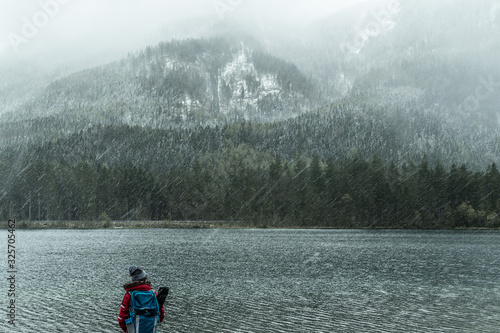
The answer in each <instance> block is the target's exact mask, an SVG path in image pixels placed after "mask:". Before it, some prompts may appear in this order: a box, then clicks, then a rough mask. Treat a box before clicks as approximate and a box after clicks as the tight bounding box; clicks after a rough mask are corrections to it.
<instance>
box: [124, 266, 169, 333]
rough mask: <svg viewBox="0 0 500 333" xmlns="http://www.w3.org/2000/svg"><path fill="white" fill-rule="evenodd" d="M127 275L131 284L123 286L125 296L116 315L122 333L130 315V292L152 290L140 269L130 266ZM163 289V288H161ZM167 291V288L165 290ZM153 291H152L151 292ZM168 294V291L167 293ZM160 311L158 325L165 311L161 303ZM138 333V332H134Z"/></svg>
mask: <svg viewBox="0 0 500 333" xmlns="http://www.w3.org/2000/svg"><path fill="white" fill-rule="evenodd" d="M128 271H129V275H130V277H131V279H132V281H131V282H128V283H125V284H124V285H123V289H125V291H127V293H126V294H125V296H123V300H122V304H121V305H120V313H119V314H118V325H120V328H121V329H122V330H123V332H127V323H126V320H127V319H128V318H129V316H130V313H129V310H130V300H131V294H130V293H131V292H133V291H136V290H137V291H150V290H153V289H152V288H151V282H150V281H148V279H147V274H146V271H144V270H143V269H142V268H139V267H136V266H130V267H129V268H128ZM162 289H163V288H162ZM167 289H168V288H167ZM153 291H154V290H153ZM167 292H168V291H167ZM154 293H155V295H156V297H157V298H158V293H157V292H156V291H154ZM159 309H160V323H161V322H162V321H163V319H164V318H165V310H164V308H163V302H161V304H160V303H159ZM136 333H140V332H136Z"/></svg>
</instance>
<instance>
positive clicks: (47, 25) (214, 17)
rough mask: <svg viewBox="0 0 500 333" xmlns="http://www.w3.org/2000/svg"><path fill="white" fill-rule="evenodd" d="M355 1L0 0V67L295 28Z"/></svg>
mask: <svg viewBox="0 0 500 333" xmlns="http://www.w3.org/2000/svg"><path fill="white" fill-rule="evenodd" d="M361 2H365V1H352V0H350V1H348V0H336V1H327V0H314V1H307V2H306V1H298V0H294V1H284V0H272V1H263V0H252V1H248V0H237V1H236V0H189V1H172V0H167V1H160V0H144V1H138V0H135V1H134V0H126V1H123V0H120V1H118V0H108V1H100V0H85V1H83V0H27V1H14V0H5V1H2V3H1V4H0V59H1V60H2V61H3V62H4V64H5V63H6V62H7V63H9V62H12V61H15V62H19V61H21V62H23V63H29V64H31V65H37V66H39V67H46V68H51V67H53V66H54V65H55V66H70V67H73V66H77V67H78V66H80V67H85V65H86V64H87V65H89V66H91V65H96V64H99V63H105V62H108V61H110V60H113V59H115V58H120V57H123V56H125V55H126V54H127V53H128V52H134V51H136V50H139V49H141V48H144V47H145V46H147V45H154V44H156V43H158V42H159V41H164V40H169V39H172V38H185V37H200V36H204V35H205V34H206V33H207V30H208V29H209V28H210V26H212V25H213V24H217V23H220V22H227V21H236V22H239V23H241V24H245V22H252V23H253V24H257V26H258V27H259V29H273V30H276V29H280V27H281V28H284V27H286V29H290V27H292V28H296V29H300V27H301V26H303V25H305V24H308V23H310V22H312V21H314V20H315V19H318V18H321V17H324V16H326V15H329V14H331V13H333V12H335V11H338V10H341V9H343V8H346V7H348V6H352V5H354V4H357V3H361ZM372 2H373V1H372ZM289 32H290V33H291V34H292V35H293V33H294V32H293V31H289Z"/></svg>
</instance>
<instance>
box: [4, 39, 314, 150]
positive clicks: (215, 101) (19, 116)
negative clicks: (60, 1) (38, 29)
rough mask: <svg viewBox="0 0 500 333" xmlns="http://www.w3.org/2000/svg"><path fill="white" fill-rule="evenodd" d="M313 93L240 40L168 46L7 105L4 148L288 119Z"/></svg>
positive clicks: (291, 70)
mask: <svg viewBox="0 0 500 333" xmlns="http://www.w3.org/2000/svg"><path fill="white" fill-rule="evenodd" d="M254 45H255V43H254ZM314 94H315V90H314V87H313V86H312V84H311V83H310V82H309V80H308V79H307V78H306V77H305V76H304V75H303V74H302V73H300V72H299V71H298V70H297V68H296V67H295V66H294V65H292V64H290V63H287V62H284V61H282V60H279V59H277V58H274V57H272V56H269V55H266V54H265V53H263V52H261V51H259V50H258V49H257V50H254V49H253V48H249V47H247V46H246V45H245V43H244V42H240V41H238V42H235V41H230V40H228V39H222V38H221V39H209V40H203V39H200V40H185V41H172V42H168V43H161V44H159V45H158V46H156V47H148V48H147V49H145V50H144V51H143V52H141V53H139V54H136V55H130V56H129V57H128V58H126V59H123V60H122V61H118V62H114V63H111V64H109V65H106V66H101V67H98V68H92V69H88V70H84V71H81V72H78V73H74V74H71V75H69V76H66V77H63V78H61V79H59V80H56V81H54V82H52V83H51V84H50V85H48V86H47V87H46V88H45V89H44V90H43V91H41V92H39V93H38V94H36V95H35V96H34V97H33V98H31V99H30V100H29V101H26V102H24V103H23V104H21V105H17V104H16V105H14V106H11V107H5V106H4V109H7V110H8V111H9V112H4V113H3V115H2V118H0V121H1V123H0V124H1V126H2V132H3V133H4V135H3V136H2V141H3V142H2V143H4V144H5V143H10V142H12V143H14V142H23V141H24V142H28V141H35V142H39V141H40V140H45V141H47V140H51V139H55V138H59V137H62V136H63V135H64V134H68V133H73V132H77V131H79V130H81V129H84V128H88V127H89V126H92V125H97V124H100V125H118V126H119V125H129V126H145V127H150V128H171V127H190V126H196V125H215V124H223V123H227V122H233V121H243V120H245V121H256V122H263V121H274V120H280V119H287V118H289V117H292V116H296V115H299V114H302V113H304V112H306V111H308V110H309V109H310V108H312V107H313V105H315V103H316V105H317V103H318V100H317V98H314V97H315V95H314ZM9 102H10V103H15V102H14V101H11V100H10V99H7V97H6V98H5V103H9Z"/></svg>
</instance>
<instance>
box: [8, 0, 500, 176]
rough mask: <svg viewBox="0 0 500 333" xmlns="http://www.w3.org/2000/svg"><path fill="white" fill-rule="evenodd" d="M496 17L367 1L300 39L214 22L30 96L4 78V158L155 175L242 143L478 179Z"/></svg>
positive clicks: (494, 11) (493, 121) (487, 150)
mask: <svg viewBox="0 0 500 333" xmlns="http://www.w3.org/2000/svg"><path fill="white" fill-rule="evenodd" d="M499 18H500V6H499V5H498V2H495V1H493V0H482V1H480V2H475V3H472V2H470V1H467V0H447V1H439V2H433V1H430V0H424V1H419V2H417V1H404V0H401V1H392V2H391V3H389V4H388V2H383V1H373V2H369V4H368V3H363V5H358V6H352V7H350V8H348V9H346V10H344V11H341V12H337V13H334V14H332V15H330V16H328V17H326V18H323V19H320V20H317V21H316V22H314V23H311V24H310V25H308V26H305V27H304V26H303V27H302V28H303V29H301V30H287V29H288V28H289V27H284V28H281V29H278V28H276V26H272V27H266V26H265V25H264V26H263V25H259V24H258V22H257V21H256V20H253V21H252V20H248V21H246V22H245V24H244V25H242V26H238V24H237V23H238V22H234V21H230V20H228V21H223V22H218V23H217V24H213V25H210V24H208V23H207V22H204V23H203V24H205V26H207V27H209V28H210V29H209V32H207V35H208V36H211V37H210V38H197V39H185V40H178V41H170V42H163V43H160V44H158V45H157V46H154V47H153V46H152V47H147V48H145V49H143V50H142V51H140V52H137V53H134V54H130V55H129V56H128V57H126V58H124V59H122V60H119V61H115V62H112V63H109V64H106V65H102V66H99V67H93V68H89V69H86V70H83V71H78V72H76V73H72V74H64V73H61V74H60V75H59V76H58V77H57V78H56V79H53V80H51V81H48V80H47V78H43V79H39V80H37V81H36V82H37V84H33V85H30V86H27V85H25V84H24V83H25V82H26V81H27V80H26V79H24V80H23V79H19V80H17V79H15V78H16V72H15V71H10V74H9V75H10V76H9V77H10V78H12V80H6V81H3V83H2V86H0V103H1V104H0V108H1V109H2V112H1V113H0V131H1V132H2V136H1V137H0V149H3V153H4V155H5V156H7V155H8V156H15V155H16V152H21V151H23V152H24V153H26V154H27V155H26V156H28V159H31V158H32V159H48V160H58V159H59V158H61V157H64V158H65V159H67V160H68V161H70V162H71V163H79V162H82V161H97V162H98V163H103V164H104V163H105V164H110V165H120V166H123V165H128V164H134V165H135V164H141V165H142V166H144V167H147V166H151V167H153V166H154V167H155V168H159V169H160V168H162V167H173V166H182V167H184V166H188V165H190V163H192V161H193V160H194V159H195V158H196V157H199V156H211V157H214V156H220V155H218V154H220V153H221V152H222V151H224V150H232V149H237V148H238V147H242V145H243V147H245V149H247V150H248V151H249V154H255V155H259V154H264V155H266V156H268V157H269V156H271V155H273V154H278V155H281V156H283V157H284V158H286V159H287V160H291V159H294V158H295V157H296V156H297V155H301V156H303V157H312V156H313V155H315V156H319V157H320V158H321V159H323V160H326V159H327V158H329V157H332V158H334V159H335V160H338V159H344V158H348V157H349V156H352V155H353V154H359V155H361V156H363V157H365V158H371V157H373V156H375V155H378V156H381V157H382V158H383V159H384V160H386V161H394V162H397V163H398V164H403V163H406V162H412V161H413V162H418V161H420V160H422V158H423V157H424V156H427V157H428V159H429V160H430V161H431V162H435V163H437V162H442V163H444V164H445V165H451V164H453V163H457V164H466V165H468V166H471V167H473V168H476V169H481V168H482V169H484V168H485V167H487V166H488V165H490V164H491V163H498V162H499V161H500V145H499V143H500V139H499V138H500V136H499V130H500V126H499V119H500V116H499V115H500V110H499V108H498V105H500V104H499V103H500V94H499V93H498V91H499V90H500V66H499V65H498V63H497V62H496V56H497V55H498V54H499V53H500V52H499V51H500V42H499V41H500V39H499V38H498V37H499V31H500V30H499V29H500V22H499ZM194 30H196V29H194ZM215 36H219V37H215ZM221 36H223V37H221ZM17 76H19V75H17ZM2 87H3V88H2ZM28 87H30V88H28ZM31 87H32V88H31ZM10 89H12V90H10ZM16 91H17V92H20V93H19V94H17V96H24V97H22V98H16V93H15V92H16ZM240 126H241V127H240ZM240 131H241V132H242V133H240ZM127 133H129V134H128V135H127Z"/></svg>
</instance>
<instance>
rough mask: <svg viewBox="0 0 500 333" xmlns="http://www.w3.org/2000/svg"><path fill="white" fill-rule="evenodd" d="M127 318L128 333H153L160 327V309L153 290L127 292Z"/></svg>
mask: <svg viewBox="0 0 500 333" xmlns="http://www.w3.org/2000/svg"><path fill="white" fill-rule="evenodd" d="M129 294H130V308H129V318H128V319H126V320H125V323H126V324H127V332H128V333H155V332H156V328H157V326H158V325H160V308H159V305H158V300H157V299H156V294H155V292H154V291H153V290H148V291H140V290H134V291H129Z"/></svg>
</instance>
